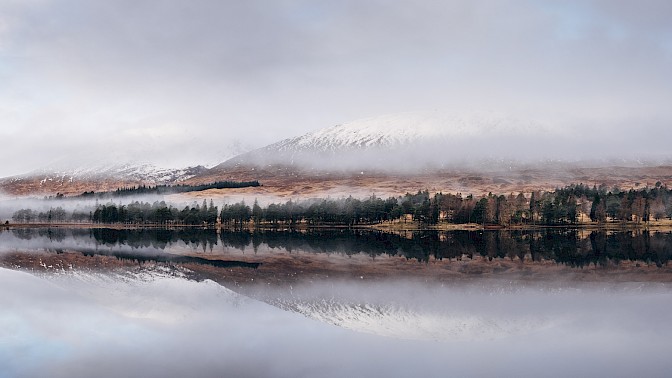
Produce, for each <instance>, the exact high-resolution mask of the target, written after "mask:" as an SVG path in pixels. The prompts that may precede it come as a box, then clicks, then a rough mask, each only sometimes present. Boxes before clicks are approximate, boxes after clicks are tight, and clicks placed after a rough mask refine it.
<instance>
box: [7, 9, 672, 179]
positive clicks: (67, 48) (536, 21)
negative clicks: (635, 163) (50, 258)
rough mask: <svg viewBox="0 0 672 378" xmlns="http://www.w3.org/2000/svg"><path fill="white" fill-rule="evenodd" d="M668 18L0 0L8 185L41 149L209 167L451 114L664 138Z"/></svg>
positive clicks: (626, 13)
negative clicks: (366, 122)
mask: <svg viewBox="0 0 672 378" xmlns="http://www.w3.org/2000/svg"><path fill="white" fill-rule="evenodd" d="M671 13H672V8H671V7H670V5H669V2H668V1H664V0H660V1H658V0H651V1H646V2H644V3H637V4H634V3H632V2H627V1H603V0H590V1H568V2H563V3H562V4H558V3H557V2H555V1H546V0H544V1H535V2H533V3H530V2H529V1H524V0H509V1H502V2H497V3H496V4H493V3H492V2H490V1H473V0H451V1H442V2H435V1H413V2H408V1H386V2H380V1H377V0H367V1H361V0H358V1H339V2H329V3H315V2H312V1H275V2H272V3H268V2H264V1H256V0H250V1H245V2H242V3H241V2H236V1H213V0H207V1H200V2H199V3H198V4H193V3H192V2H187V1H171V2H169V3H166V2H158V1H154V0H142V1H137V0H133V1H128V0H123V1H115V2H104V3H99V2H94V3H92V2H90V1H86V0H64V1H54V0H41V1H3V2H2V3H1V4H0V79H1V80H2V83H3V85H2V87H0V104H2V105H0V122H1V124H2V127H0V139H1V140H2V141H3V142H4V143H3V146H2V147H3V148H2V149H0V159H2V161H11V162H12V164H3V166H2V167H1V168H0V177H4V176H9V175H14V174H21V173H25V172H28V171H31V170H33V169H36V168H40V167H42V166H44V165H46V163H47V162H46V161H45V157H46V156H49V161H50V162H51V161H60V160H69V162H70V163H72V164H75V165H77V163H79V161H80V160H81V157H82V156H84V157H86V158H88V159H91V158H98V157H108V158H109V159H112V160H119V159H118V157H121V160H124V161H127V160H130V161H147V162H153V163H156V164H158V165H160V166H165V165H193V164H207V163H210V162H212V161H215V162H216V161H218V160H224V159H225V158H227V157H228V156H231V152H232V151H235V152H237V151H240V150H247V149H248V148H252V147H262V146H264V145H266V144H269V143H273V142H275V141H278V140H281V139H283V138H286V137H290V136H297V135H302V134H304V133H306V132H309V131H312V130H316V129H320V128H323V127H328V126H332V125H336V124H341V123H344V122H348V121H352V120H356V119H360V118H362V117H369V116H377V115H381V114H390V113H395V112H399V111H412V110H425V109H436V108H438V109H443V108H453V107H468V108H470V109H476V110H478V111H481V110H496V111H505V112H506V111H513V110H515V111H517V112H520V113H521V114H522V115H524V116H526V117H527V118H535V117H536V116H538V115H543V116H545V117H548V118H551V119H556V118H559V117H568V116H569V117H577V118H578V119H587V120H588V121H589V122H587V123H585V124H584V125H583V128H582V129H581V130H582V131H584V132H592V133H594V134H598V135H602V136H603V137H604V138H607V140H626V141H627V140H630V141H632V142H633V144H635V142H637V143H636V144H637V145H638V146H640V145H641V144H640V143H643V144H644V145H648V144H654V145H657V144H658V143H659V141H662V140H666V139H669V129H670V128H669V124H670V121H671V120H672V114H671V113H670V107H669V103H670V98H672V92H671V91H672V82H671V81H670V80H672V79H671V78H672V71H671V70H672V65H671V64H670V59H671V57H672V47H671V46H672V44H671V43H670V33H671V25H670V23H669V22H668V20H669V19H670V17H671ZM632 130H637V132H638V134H637V135H639V136H638V137H637V138H636V139H634V140H633V139H631V138H630V137H631V136H632V135H634V134H631V133H630V131H632ZM660 133H662V135H661V134H660ZM576 138H577V139H579V140H580V139H581V137H580V136H578V135H577V136H576ZM602 146H603V147H604V148H609V147H607V144H603V145H602ZM619 146H622V144H621V145H619ZM241 147H242V148H241ZM626 147H627V146H626ZM570 148H571V147H570ZM637 148H639V147H637ZM176 151H179V153H175V152H176ZM600 151H602V149H600ZM571 152H584V151H582V150H581V149H580V147H579V146H574V148H573V149H571ZM586 153H587V154H590V152H586Z"/></svg>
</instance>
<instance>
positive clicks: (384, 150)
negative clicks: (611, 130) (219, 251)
mask: <svg viewBox="0 0 672 378" xmlns="http://www.w3.org/2000/svg"><path fill="white" fill-rule="evenodd" d="M569 135H571V134H569ZM569 135H568V134H564V135H563V134H562V133H559V132H557V129H556V128H552V127H550V126H549V124H547V123H544V122H540V121H535V120H530V119H525V118H518V117H513V116H509V115H501V114H496V113H459V114H458V113H448V112H439V111H434V112H411V113H402V114H394V115H386V116H380V117H373V118H366V119H361V120H358V121H354V122H350V123H345V124H341V125H337V126H332V127H328V128H325V129H321V130H317V131H314V132H311V133H308V134H305V135H302V136H298V137H294V138H289V139H285V140H282V141H280V142H277V143H274V144H271V145H269V146H266V147H263V148H260V149H257V150H254V151H251V152H248V153H246V154H242V155H239V156H237V157H235V158H233V159H230V160H228V161H226V162H224V163H223V164H220V165H219V166H218V167H216V168H218V169H221V168H227V167H231V166H240V165H256V166H266V165H292V166H299V167H304V168H311V169H313V168H317V169H321V168H325V169H344V170H360V169H372V168H373V169H377V170H386V171H390V170H392V171H394V170H403V171H406V170H408V169H417V168H418V167H421V168H424V167H428V166H437V167H445V166H448V165H452V164H456V165H457V164H459V165H461V166H464V165H465V164H470V163H474V162H488V164H491V163H492V162H500V163H502V164H505V165H506V164H508V163H509V162H510V161H513V160H519V159H520V160H522V159H524V158H525V159H527V158H530V157H533V158H546V157H551V156H552V155H554V154H555V153H556V152H559V151H557V147H555V146H556V143H557V142H559V141H560V142H562V141H563V140H565V139H567V137H568V136H569ZM544 154H546V155H547V156H545V155H544ZM479 164H480V163H479Z"/></svg>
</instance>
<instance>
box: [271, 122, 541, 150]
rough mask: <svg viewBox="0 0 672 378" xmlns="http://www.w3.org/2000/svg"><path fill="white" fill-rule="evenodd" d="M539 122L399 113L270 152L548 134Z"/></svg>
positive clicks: (287, 142) (326, 131) (316, 134)
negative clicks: (484, 136)
mask: <svg viewBox="0 0 672 378" xmlns="http://www.w3.org/2000/svg"><path fill="white" fill-rule="evenodd" d="M548 131H549V128H548V127H547V126H546V125H543V124H541V123H539V122H535V121H530V120H521V119H516V118H514V117H511V116H503V115H497V114H494V113H484V114H463V115H456V114H448V113H440V112H431V113H421V112H414V113H402V114H394V115H385V116H380V117H372V118H365V119H361V120H358V121H354V122H350V123H345V124H342V125H337V126H332V127H328V128H325V129H322V130H318V131H315V132H311V133H308V134H306V135H303V136H299V137H296V138H290V139H285V140H283V141H281V142H278V143H275V144H273V145H271V146H269V148H273V149H276V150H278V151H286V150H294V151H301V150H314V151H336V150H341V149H348V148H377V147H400V146H405V145H409V144H412V143H417V142H423V141H433V140H437V139H439V140H443V141H448V140H450V139H455V138H468V137H477V136H481V135H485V134H490V135H493V134H494V135H511V134H519V135H525V134H529V133H535V134H536V133H543V132H548Z"/></svg>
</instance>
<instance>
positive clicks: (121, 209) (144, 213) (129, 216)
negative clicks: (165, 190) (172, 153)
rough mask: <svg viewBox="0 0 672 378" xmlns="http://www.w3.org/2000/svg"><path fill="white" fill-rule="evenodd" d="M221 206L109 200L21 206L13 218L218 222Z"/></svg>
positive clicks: (202, 223)
mask: <svg viewBox="0 0 672 378" xmlns="http://www.w3.org/2000/svg"><path fill="white" fill-rule="evenodd" d="M217 214H218V208H217V206H215V205H214V204H213V202H212V200H210V204H209V205H208V203H207V202H206V201H205V200H203V204H201V205H199V204H197V203H194V204H192V205H191V206H186V207H184V208H183V209H181V210H180V209H178V208H176V207H173V206H172V205H169V204H166V202H164V201H156V202H154V203H152V204H150V203H148V202H138V201H135V202H132V203H129V204H128V205H117V204H115V203H111V202H110V203H107V204H104V205H96V206H95V208H93V209H92V210H74V211H73V212H67V211H65V210H64V209H63V208H62V207H57V208H51V209H49V210H48V211H46V212H37V211H34V210H31V209H21V210H18V211H16V212H15V213H14V215H13V216H12V220H13V221H14V222H17V223H34V222H40V223H52V222H53V223H62V222H93V223H121V224H135V225H142V224H160V225H212V226H214V225H215V223H216V222H217Z"/></svg>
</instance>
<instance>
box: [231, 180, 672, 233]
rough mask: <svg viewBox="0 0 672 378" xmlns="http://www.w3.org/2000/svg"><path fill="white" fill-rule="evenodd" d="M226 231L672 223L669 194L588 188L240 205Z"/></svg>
mask: <svg viewBox="0 0 672 378" xmlns="http://www.w3.org/2000/svg"><path fill="white" fill-rule="evenodd" d="M220 216H221V221H222V223H223V224H225V225H230V226H242V225H244V224H246V223H247V222H250V221H254V223H255V224H264V223H266V224H271V225H278V224H288V225H296V224H307V225H347V226H354V225H366V224H376V223H381V222H385V221H391V220H401V221H417V222H420V223H423V224H427V225H436V224H439V223H453V224H464V223H478V224H483V225H484V226H488V225H492V226H511V225H528V224H531V225H536V224H539V225H572V224H577V223H579V222H584V221H588V220H591V221H593V222H599V223H604V222H623V223H628V222H630V223H642V222H648V221H650V220H652V219H654V220H660V219H663V218H672V190H670V189H668V188H667V187H666V186H664V185H661V184H660V183H657V184H656V186H655V187H654V188H643V189H640V190H629V191H621V190H619V189H618V188H614V189H612V190H610V191H607V190H606V188H604V187H599V188H598V187H595V186H593V187H592V188H591V187H589V186H586V185H583V184H579V185H571V186H567V187H565V188H559V189H556V190H555V191H551V192H541V191H535V192H532V193H530V195H529V197H528V196H526V195H525V194H524V193H518V194H513V193H512V194H509V195H494V194H492V193H490V194H488V195H487V196H482V197H479V198H477V197H474V196H473V195H468V196H462V194H460V193H457V194H443V193H436V194H435V195H433V196H432V195H430V194H429V192H428V191H427V190H425V191H418V192H417V193H415V194H411V193H407V194H406V195H404V196H402V197H390V198H387V199H382V198H378V197H376V196H371V197H370V198H368V199H364V200H359V199H356V198H352V197H348V198H346V199H335V200H334V199H324V200H320V201H313V202H310V203H309V202H305V203H302V202H295V201H291V200H290V201H288V202H286V203H284V204H275V203H274V204H270V205H268V206H267V207H264V208H262V207H261V206H259V204H258V203H257V202H256V201H255V203H254V205H253V206H252V207H251V208H250V207H249V206H248V205H246V204H245V203H244V202H240V203H236V204H232V205H225V206H224V207H223V208H222V212H221V214H220Z"/></svg>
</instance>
